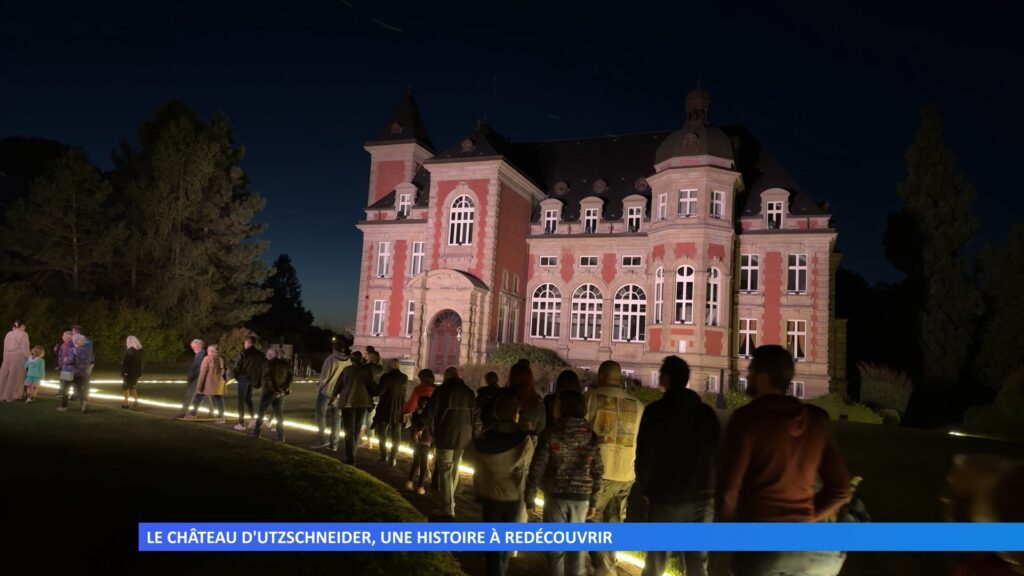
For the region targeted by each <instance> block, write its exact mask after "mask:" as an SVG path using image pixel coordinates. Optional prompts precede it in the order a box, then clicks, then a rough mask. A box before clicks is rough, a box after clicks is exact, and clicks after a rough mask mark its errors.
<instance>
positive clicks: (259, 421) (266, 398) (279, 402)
mask: <svg viewBox="0 0 1024 576" xmlns="http://www.w3.org/2000/svg"><path fill="white" fill-rule="evenodd" d="M270 406H273V407H274V420H276V421H277V440H278V442H284V396H283V395H282V396H274V395H273V394H264V395H263V396H261V397H260V411H259V414H258V415H257V416H256V429H255V430H253V435H254V436H256V437H257V438H259V437H260V429H261V428H262V427H263V416H264V415H265V414H266V413H267V408H268V407H270Z"/></svg>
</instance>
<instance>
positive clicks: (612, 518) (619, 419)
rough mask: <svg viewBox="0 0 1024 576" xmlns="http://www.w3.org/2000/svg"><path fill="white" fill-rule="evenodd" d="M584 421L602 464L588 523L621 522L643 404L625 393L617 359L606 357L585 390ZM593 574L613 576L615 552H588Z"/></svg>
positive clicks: (629, 486) (632, 474)
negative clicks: (593, 436) (594, 437)
mask: <svg viewBox="0 0 1024 576" xmlns="http://www.w3.org/2000/svg"><path fill="white" fill-rule="evenodd" d="M586 400H587V422H589V423H590V426H591V427H592V428H593V429H594V433H595V434H596V435H597V438H598V442H599V444H600V448H601V461H602V462H603V463H604V479H603V480H601V490H600V492H598V495H597V505H596V506H595V510H594V515H593V516H592V517H591V518H588V521H590V522H623V521H624V520H625V519H626V501H627V500H628V499H629V491H630V490H631V489H632V488H633V482H634V481H635V480H636V472H635V470H634V468H633V463H634V460H636V437H637V433H639V431H640V418H641V417H642V416H643V413H644V405H643V403H641V402H640V401H639V400H637V399H636V398H635V397H634V396H633V395H631V394H630V393H629V392H626V388H625V386H624V383H623V380H622V367H621V366H619V363H618V362H614V361H612V360H606V361H604V362H602V363H601V366H600V367H599V368H598V370H597V386H596V387H595V388H593V389H591V390H589V391H588V392H587V393H586ZM590 562H591V564H592V565H593V567H594V575H595V576H608V575H614V574H615V573H616V571H615V552H611V551H600V552H591V553H590Z"/></svg>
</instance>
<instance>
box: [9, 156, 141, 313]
mask: <svg viewBox="0 0 1024 576" xmlns="http://www.w3.org/2000/svg"><path fill="white" fill-rule="evenodd" d="M110 194H111V187H110V183H109V182H108V181H107V180H106V179H105V178H104V177H103V175H102V174H101V173H100V171H99V170H98V169H97V168H96V167H95V166H93V165H92V163H90V162H89V160H88V158H86V156H85V153H84V152H82V151H81V150H79V149H70V150H68V151H67V152H65V153H63V154H62V155H61V156H60V157H59V158H57V160H55V161H54V162H53V163H51V164H50V167H49V168H48V169H47V171H46V173H45V174H44V175H43V176H41V177H40V178H38V179H36V180H35V181H34V182H33V183H32V185H31V191H30V192H29V195H28V197H27V198H22V199H20V200H17V201H15V202H14V204H13V205H12V206H11V208H10V210H8V212H7V219H6V220H7V221H6V225H5V227H4V233H3V235H4V244H5V246H6V247H7V250H8V251H9V256H11V257H12V260H11V261H10V262H9V264H10V265H11V266H12V267H13V268H15V269H16V270H17V271H18V272H20V273H21V274H22V275H23V276H24V277H25V278H27V279H29V280H31V281H33V282H34V283H36V284H37V285H39V286H40V287H50V288H52V290H53V291H55V292H57V293H63V292H66V291H67V289H68V288H70V289H71V290H73V291H74V292H85V291H91V290H93V289H94V288H95V285H96V283H97V282H103V280H104V279H105V278H106V277H107V276H108V272H109V271H110V269H111V268H112V267H113V266H114V265H115V262H114V249H115V247H116V246H117V245H118V244H119V243H120V242H121V240H122V238H123V234H122V229H121V227H120V226H119V225H118V224H117V220H118V219H117V217H116V216H117V215H116V214H115V213H114V212H112V211H111V207H110V206H109V205H108V203H107V201H108V199H109V197H110Z"/></svg>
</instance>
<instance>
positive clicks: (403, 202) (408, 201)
mask: <svg viewBox="0 0 1024 576" xmlns="http://www.w3.org/2000/svg"><path fill="white" fill-rule="evenodd" d="M410 214H412V194H408V193H405V194H399V195H398V207H397V212H396V214H395V217H396V218H398V219H399V220H405V219H406V218H408V217H409V215H410Z"/></svg>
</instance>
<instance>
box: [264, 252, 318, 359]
mask: <svg viewBox="0 0 1024 576" xmlns="http://www.w3.org/2000/svg"><path fill="white" fill-rule="evenodd" d="M263 287H264V288H266V289H268V290H271V291H272V292H271V295H270V298H269V299H268V300H267V303H268V304H269V305H270V308H269V309H268V310H267V311H266V312H264V313H263V314H260V315H259V316H257V317H255V318H253V319H252V322H250V324H249V326H250V327H251V328H252V329H253V330H255V331H256V332H258V333H260V334H262V335H263V336H264V337H265V338H269V339H270V340H277V339H279V338H287V339H289V340H291V341H292V343H293V344H298V345H299V346H300V348H301V346H302V344H303V342H304V340H303V339H302V338H301V337H302V335H304V334H305V333H306V332H307V331H308V330H309V329H310V327H312V325H313V313H312V312H310V311H309V310H306V308H305V307H304V306H303V304H302V285H301V284H300V283H299V275H298V272H297V271H296V270H295V265H294V264H293V263H292V259H291V257H290V256H288V255H287V254H281V255H280V256H278V257H277V260H275V261H274V273H273V274H272V275H271V276H270V277H269V278H267V280H266V281H265V282H264V283H263Z"/></svg>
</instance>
